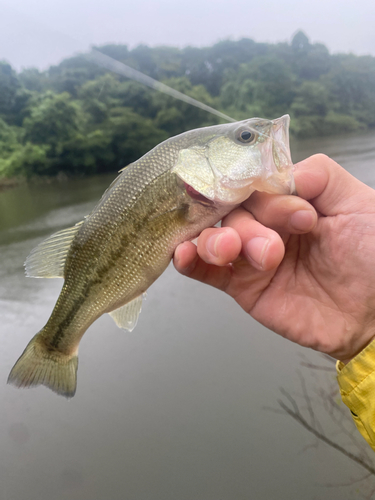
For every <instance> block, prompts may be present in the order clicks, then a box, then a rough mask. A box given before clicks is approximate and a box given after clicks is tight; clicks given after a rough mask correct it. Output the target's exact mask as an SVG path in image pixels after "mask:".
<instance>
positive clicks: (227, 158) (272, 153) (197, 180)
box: [172, 115, 295, 205]
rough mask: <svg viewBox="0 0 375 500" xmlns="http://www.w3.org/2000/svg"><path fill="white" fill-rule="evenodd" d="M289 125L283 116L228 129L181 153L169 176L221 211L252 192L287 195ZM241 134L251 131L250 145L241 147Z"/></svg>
mask: <svg viewBox="0 0 375 500" xmlns="http://www.w3.org/2000/svg"><path fill="white" fill-rule="evenodd" d="M289 121H290V119H289V116H288V115H285V116H282V117H281V118H278V119H276V120H264V119H260V118H253V119H251V120H244V121H243V122H237V123H235V124H231V125H230V126H228V128H227V129H226V130H225V131H224V132H222V133H218V134H217V135H216V136H214V137H211V138H210V139H209V140H208V141H207V143H206V144H200V145H199V146H196V145H194V146H193V147H190V148H187V149H183V150H181V151H180V153H179V157H178V161H177V162H176V164H175V165H174V167H173V169H172V172H174V173H176V174H177V176H178V177H179V178H180V179H182V180H183V181H184V182H185V183H186V184H187V185H189V186H191V188H193V189H194V190H195V191H197V192H198V193H200V194H201V195H202V196H204V197H205V198H207V199H209V200H211V201H214V202H217V203H221V204H226V205H236V204H240V203H242V202H243V201H244V200H246V199H247V198H248V197H249V196H250V195H251V193H252V192H254V191H255V190H257V191H265V192H267V193H272V194H292V193H293V192H294V191H295V185H294V177H293V163H292V160H291V155H290V149H289V132H288V128H289ZM241 130H245V131H251V133H252V134H253V135H254V137H255V138H256V140H254V143H252V144H249V145H247V144H241V143H240V142H239V141H238V133H239V132H241Z"/></svg>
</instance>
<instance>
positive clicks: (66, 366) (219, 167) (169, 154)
mask: <svg viewBox="0 0 375 500" xmlns="http://www.w3.org/2000/svg"><path fill="white" fill-rule="evenodd" d="M289 120H290V118H289V116H288V115H285V116H282V117H281V118H277V119H275V120H267V119H263V118H250V119H247V120H243V121H239V122H234V123H229V124H221V125H214V126H210V127H204V128H199V129H195V130H190V131H187V132H184V133H182V134H180V135H177V136H175V137H171V138H169V139H167V140H166V141H164V142H162V143H160V144H158V145H157V146H156V147H155V148H153V149H152V150H151V151H149V152H148V153H146V154H145V155H144V156H142V157H141V158H140V159H138V160H137V161H135V162H134V163H131V164H130V165H128V166H127V167H126V168H124V169H122V170H121V171H120V174H119V175H118V177H117V178H116V179H115V180H114V181H113V182H112V184H111V185H110V187H109V188H108V189H107V190H106V191H105V193H104V194H103V196H102V198H101V200H100V201H99V203H98V204H97V206H96V207H95V208H94V209H93V211H92V212H91V213H90V215H88V216H87V217H85V218H84V219H83V220H82V221H80V222H78V223H77V224H76V225H75V226H73V227H70V228H68V229H63V230H62V231H59V232H57V233H55V234H53V235H52V236H50V237H49V238H47V239H46V240H45V241H43V242H42V243H40V244H39V245H38V246H37V247H36V248H35V249H34V250H33V251H32V252H31V253H30V255H29V256H28V258H27V259H26V262H25V268H26V275H27V276H29V277H35V278H57V277H59V278H63V279H64V282H63V286H62V289H61V293H60V295H59V297H58V299H57V302H56V304H55V307H54V309H53V311H52V314H51V316H50V318H49V319H48V321H47V323H46V325H45V326H44V327H43V328H42V329H41V330H40V331H39V332H38V333H37V334H36V335H35V336H34V337H33V338H32V340H31V341H30V342H29V344H28V345H27V347H26V349H25V350H24V352H23V353H22V355H21V356H20V358H19V359H18V360H17V362H16V363H15V365H14V367H13V368H12V370H11V372H10V375H9V378H8V382H9V383H10V384H13V385H15V386H17V387H33V386H37V385H44V386H46V387H48V388H50V389H51V390H52V391H54V392H56V393H57V394H59V395H62V396H65V397H66V398H71V397H73V396H74V394H75V392H76V385H77V369H78V347H79V342H80V340H81V338H82V336H83V335H84V333H85V332H86V330H87V329H88V328H89V326H90V325H91V324H92V323H93V322H94V321H95V320H96V319H98V318H99V317H100V316H101V315H103V314H104V313H109V314H110V315H111V316H112V318H113V320H114V321H115V323H116V324H117V325H118V326H119V327H120V328H123V329H126V330H128V331H132V329H133V328H134V327H135V325H136V323H137V320H138V316H139V313H140V311H141V306H142V297H143V295H144V294H145V292H146V290H147V289H148V288H149V287H150V285H151V284H152V283H153V282H154V281H155V280H156V279H157V278H158V277H159V276H160V275H161V274H162V273H163V272H164V270H165V269H166V268H167V266H168V264H169V263H170V261H171V258H172V256H173V253H174V250H175V249H176V247H177V245H179V244H180V243H182V242H184V241H188V240H192V239H194V238H196V237H197V236H198V235H199V234H200V233H201V231H202V230H203V229H204V228H207V227H211V226H214V225H215V224H217V223H218V222H219V221H220V220H221V219H222V218H223V217H224V216H225V215H227V214H228V213H229V212H231V211H232V210H233V209H235V208H236V207H238V206H239V205H240V204H241V203H242V202H243V201H244V200H246V199H247V198H248V197H249V196H250V194H251V193H252V192H253V191H255V190H258V191H265V192H268V193H279V194H291V193H293V192H294V190H295V187H294V177H293V164H292V160H291V155H290V149H289Z"/></svg>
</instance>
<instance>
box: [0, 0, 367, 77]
mask: <svg viewBox="0 0 375 500" xmlns="http://www.w3.org/2000/svg"><path fill="white" fill-rule="evenodd" d="M299 29H302V30H303V31H304V32H305V33H306V34H307V36H308V37H309V38H310V40H311V41H312V42H322V43H324V44H325V45H326V46H327V47H328V48H329V50H330V51H331V52H354V53H355V54H372V55H374V56H375V0H355V1H352V0H306V1H305V0H257V1H254V0H234V1H233V0H159V1H153V0H131V1H130V0H100V1H98V0H4V1H3V0H0V60H1V59H5V60H7V61H8V62H10V63H11V64H12V66H13V67H14V68H16V69H20V68H21V67H31V66H36V67H39V68H41V69H45V68H46V67H48V66H49V65H51V64H56V63H58V62H59V61H61V59H63V58H64V57H67V56H70V55H72V54H74V53H77V52H80V51H86V50H88V49H89V47H90V45H102V44H105V43H124V44H127V45H129V46H130V47H134V46H136V45H138V44H139V43H145V44H148V45H151V46H155V45H174V46H179V47H183V46H186V45H196V46H202V45H211V44H213V43H215V42H217V41H219V40H223V39H227V38H230V39H233V40H237V39H239V38H242V37H248V38H253V39H254V40H255V41H257V42H278V41H290V39H291V37H292V35H293V33H295V32H296V31H297V30H299Z"/></svg>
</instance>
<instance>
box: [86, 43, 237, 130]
mask: <svg viewBox="0 0 375 500" xmlns="http://www.w3.org/2000/svg"><path fill="white" fill-rule="evenodd" d="M84 57H86V58H87V59H89V60H90V61H92V62H94V63H96V64H97V65H98V66H102V67H103V68H106V69H109V70H110V71H113V72H114V73H117V74H119V75H122V76H126V77H127V78H130V79H131V80H135V81H136V82H139V83H142V84H143V85H147V87H151V88H152V89H154V90H158V91H159V92H163V93H164V94H167V95H170V96H172V97H174V98H176V99H179V100H180V101H184V102H187V103H188V104H191V105H192V106H195V107H196V108H200V109H204V110H205V111H208V112H209V113H212V114H213V115H216V116H219V117H220V118H224V120H227V121H228V122H235V121H237V120H234V119H233V118H231V117H230V116H228V115H225V114H224V113H221V111H217V110H216V109H215V108H212V107H211V106H208V105H207V104H203V102H200V101H197V100H196V99H193V98H192V97H190V96H188V95H186V94H183V93H182V92H179V91H178V90H175V89H172V87H168V85H165V84H164V83H161V82H159V81H158V80H154V78H151V77H150V76H147V75H145V74H144V73H142V72H141V71H137V70H136V69H134V68H131V67H130V66H127V65H126V64H124V63H123V62H120V61H117V60H116V59H113V57H110V56H107V55H106V54H103V53H102V52H100V51H99V50H96V49H92V50H91V52H90V53H89V54H84Z"/></svg>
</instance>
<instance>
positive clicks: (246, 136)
mask: <svg viewBox="0 0 375 500" xmlns="http://www.w3.org/2000/svg"><path fill="white" fill-rule="evenodd" d="M236 135H237V137H236V139H237V140H238V141H239V142H242V143H244V144H249V143H252V142H254V141H255V139H256V133H255V132H252V131H251V130H247V129H245V130H244V129H242V130H239V131H238V133H237V134H236Z"/></svg>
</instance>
